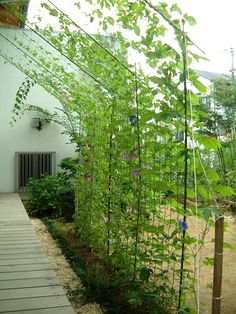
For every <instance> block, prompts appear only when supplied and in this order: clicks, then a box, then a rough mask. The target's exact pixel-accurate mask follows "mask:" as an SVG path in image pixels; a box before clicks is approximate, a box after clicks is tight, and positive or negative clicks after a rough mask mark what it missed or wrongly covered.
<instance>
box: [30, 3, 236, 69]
mask: <svg viewBox="0 0 236 314" xmlns="http://www.w3.org/2000/svg"><path fill="white" fill-rule="evenodd" d="M51 1H52V2H53V3H54V4H56V5H57V6H58V7H59V8H61V9H62V10H63V11H64V12H66V13H68V14H69V15H70V16H71V17H72V18H73V19H74V20H77V21H78V20H79V24H80V26H82V27H84V28H85V29H86V30H87V31H88V32H92V33H94V32H96V31H95V30H94V29H91V28H90V25H89V23H88V21H87V20H83V19H81V18H78V12H79V11H78V10H74V9H73V2H74V0H66V1H65V0H51ZM127 1H128V0H127ZM166 1H167V2H170V3H177V4H178V5H179V6H180V8H181V9H182V10H183V11H184V12H186V13H188V14H189V15H192V16H194V17H195V18H196V20H197V25H196V26H194V27H191V29H188V35H189V37H190V38H191V39H192V40H193V41H194V43H196V44H197V45H198V46H199V47H200V48H201V49H202V50H203V51H204V52H205V57H207V58H208V59H210V61H208V62H206V61H201V62H200V63H199V64H194V68H196V69H199V70H205V71H211V72H218V73H225V74H229V71H230V69H231V63H232V57H231V53H230V48H233V49H235V57H234V58H233V60H234V63H235V67H236V34H234V32H235V30H236V1H235V0H176V1H174V0H166ZM40 2H41V1H39V0H31V2H30V7H29V17H30V18H32V17H34V16H36V15H40V12H41V11H40ZM150 2H152V3H154V0H150ZM48 21H49V20H48V19H47V22H48ZM46 24H47V23H46Z"/></svg>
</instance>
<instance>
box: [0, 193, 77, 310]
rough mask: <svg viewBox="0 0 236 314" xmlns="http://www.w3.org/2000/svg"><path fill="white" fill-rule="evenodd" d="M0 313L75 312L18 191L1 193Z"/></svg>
mask: <svg viewBox="0 0 236 314" xmlns="http://www.w3.org/2000/svg"><path fill="white" fill-rule="evenodd" d="M0 226H1V227H0V313H21V314H24V313H25V314H29V313H31V314H33V313H35V314H45V313H49V314H58V313H63V314H73V313H74V311H73V309H72V307H71V305H70V303H69V301H68V299H67V297H66V295H65V292H64V290H63V289H62V287H61V286H60V284H59V282H58V280H57V278H56V276H55V273H54V271H53V269H52V265H51V264H50V262H49V259H48V258H47V257H46V256H45V255H44V253H43V251H42V246H41V243H40V241H39V240H38V239H37V236H36V232H35V230H34V227H33V226H32V224H31V222H30V219H29V217H28V215H27V213H26V211H25V209H24V207H23V205H22V203H21V201H20V198H19V196H18V195H17V194H0Z"/></svg>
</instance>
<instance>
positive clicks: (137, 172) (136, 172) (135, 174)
mask: <svg viewBox="0 0 236 314" xmlns="http://www.w3.org/2000/svg"><path fill="white" fill-rule="evenodd" d="M130 175H131V177H135V178H137V177H139V176H140V172H139V171H138V170H133V171H131V174H130Z"/></svg>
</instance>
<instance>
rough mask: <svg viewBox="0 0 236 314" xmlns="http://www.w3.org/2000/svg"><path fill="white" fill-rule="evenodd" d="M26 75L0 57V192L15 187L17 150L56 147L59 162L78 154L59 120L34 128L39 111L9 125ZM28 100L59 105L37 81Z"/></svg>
mask: <svg viewBox="0 0 236 314" xmlns="http://www.w3.org/2000/svg"><path fill="white" fill-rule="evenodd" d="M24 78H25V75H24V74H22V73H21V72H20V71H19V70H17V69H16V68H15V67H14V66H12V65H11V64H6V63H5V62H4V59H3V58H2V57H0V161H1V162H0V192H14V191H15V186H16V182H15V177H16V175H15V152H20V151H30V152H39V151H55V152H56V163H57V164H58V163H59V162H60V160H61V159H63V158H65V157H69V156H72V155H74V154H75V153H74V152H75V146H74V145H73V144H69V139H68V137H67V136H65V135H62V134H61V131H62V128H61V127H60V126H58V125H57V124H55V123H48V124H46V125H44V126H43V128H42V130H40V131H38V130H37V129H34V128H32V126H31V123H32V118H34V117H37V113H32V112H30V113H26V114H25V115H24V116H23V117H22V118H21V119H20V120H19V121H17V122H16V123H15V124H14V125H13V127H12V126H10V124H9V123H10V121H11V110H12V108H13V105H14V100H15V95H16V92H17V90H18V88H19V87H20V85H21V83H22V81H23V80H24ZM27 102H28V103H30V104H32V105H38V106H41V107H43V108H47V109H48V110H49V111H53V108H55V107H59V106H60V104H59V102H58V100H57V99H55V98H54V97H53V96H51V95H49V94H48V93H47V92H46V91H45V90H43V89H42V88H41V87H40V86H38V85H35V86H34V87H32V89H31V91H30V94H29V97H28V99H27Z"/></svg>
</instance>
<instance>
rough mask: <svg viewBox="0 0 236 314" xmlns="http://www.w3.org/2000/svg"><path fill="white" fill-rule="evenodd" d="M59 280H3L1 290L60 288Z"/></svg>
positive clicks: (0, 284)
mask: <svg viewBox="0 0 236 314" xmlns="http://www.w3.org/2000/svg"><path fill="white" fill-rule="evenodd" d="M58 285H59V283H58V280H57V279H56V277H55V276H53V277H50V278H28V279H18V280H1V281H0V290H6V289H17V288H27V287H28V288H30V287H48V286H58Z"/></svg>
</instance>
